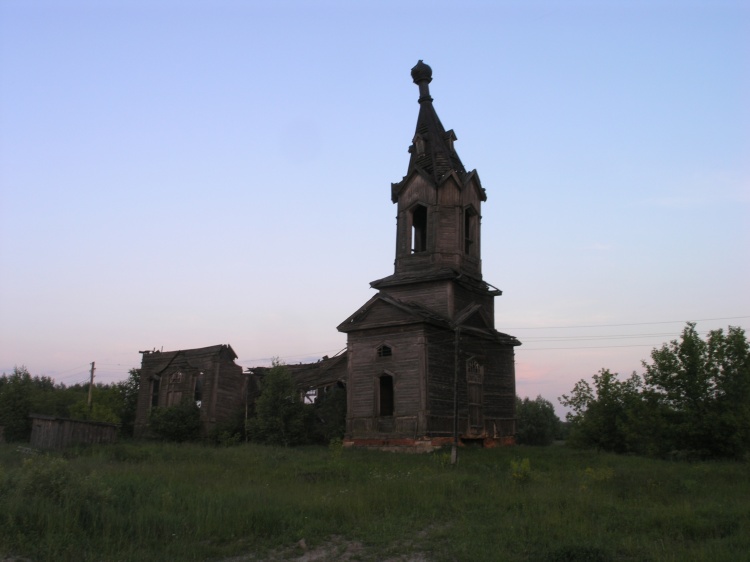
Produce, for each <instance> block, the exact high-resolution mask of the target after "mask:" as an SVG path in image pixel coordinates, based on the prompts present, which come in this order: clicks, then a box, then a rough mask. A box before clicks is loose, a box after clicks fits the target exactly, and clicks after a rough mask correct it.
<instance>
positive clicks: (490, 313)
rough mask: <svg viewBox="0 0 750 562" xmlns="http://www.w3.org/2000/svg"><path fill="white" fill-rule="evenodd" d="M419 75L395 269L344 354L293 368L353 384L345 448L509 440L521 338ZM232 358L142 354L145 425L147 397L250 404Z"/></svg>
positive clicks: (222, 351) (209, 411) (398, 200)
mask: <svg viewBox="0 0 750 562" xmlns="http://www.w3.org/2000/svg"><path fill="white" fill-rule="evenodd" d="M411 75H412V78H413V80H414V82H415V84H417V85H418V86H419V100H418V101H419V115H418V117H417V126H416V132H415V134H414V138H413V139H412V144H411V146H410V147H409V153H410V154H411V156H410V159H409V165H408V169H407V172H406V175H405V176H404V177H403V179H402V180H401V181H400V182H398V183H395V184H392V185H391V200H392V201H393V203H395V204H397V206H398V214H397V226H396V260H395V269H394V272H393V274H392V275H389V276H387V277H384V278H382V279H378V280H377V281H373V282H372V283H370V285H371V286H372V287H373V288H374V289H377V291H378V293H377V294H376V295H375V296H374V297H372V298H371V299H370V300H369V301H368V302H366V303H365V304H364V305H363V306H362V307H361V308H360V309H359V310H357V311H356V312H355V313H354V314H352V315H351V316H350V317H349V318H347V319H346V320H345V321H344V322H342V323H341V324H340V325H339V326H338V330H339V331H341V332H344V333H346V335H347V347H346V354H345V355H342V356H337V357H334V358H331V359H328V358H324V360H323V361H321V362H319V363H317V364H316V363H313V364H310V365H299V366H295V368H294V369H293V370H292V375H293V377H294V378H295V380H296V381H297V385H298V387H299V388H300V391H301V392H308V391H311V390H312V391H315V390H317V389H323V388H329V387H330V386H331V385H334V384H338V385H344V386H345V387H346V393H347V419H346V436H345V444H346V445H349V446H365V447H410V448H416V449H424V450H429V449H431V448H433V447H436V446H441V445H443V444H445V443H446V442H450V441H452V440H453V439H454V438H456V439H460V440H462V441H464V442H466V441H476V442H481V443H482V444H484V445H485V446H491V445H494V444H502V443H512V442H513V437H514V434H515V363H514V349H513V348H514V347H515V346H517V345H520V342H519V341H518V340H517V339H516V338H514V337H513V336H509V335H507V334H503V333H500V332H498V331H497V330H495V311H494V298H495V297H496V296H499V295H500V294H501V292H500V291H499V290H498V289H496V288H494V287H493V286H492V285H490V284H488V283H486V282H485V281H483V279H482V260H481V242H482V236H481V234H482V232H481V217H482V213H481V211H482V208H481V206H482V203H483V202H484V201H486V199H487V196H486V193H485V190H484V188H483V187H482V184H481V182H480V181H479V176H478V175H477V173H476V171H471V172H467V171H466V169H465V168H464V166H463V164H462V163H461V159H460V158H459V157H458V154H457V153H456V150H455V147H454V143H455V141H456V136H455V134H454V133H453V131H452V130H449V131H445V129H444V128H443V125H442V123H441V122H440V119H439V118H438V116H437V113H436V112H435V108H434V107H433V104H432V102H433V99H432V97H431V96H430V90H429V84H430V82H431V81H432V70H431V69H430V67H429V66H427V65H426V64H424V63H423V62H422V61H419V62H418V63H417V65H416V66H415V67H414V68H413V69H412V71H411ZM236 357H237V356H236V355H235V353H234V351H233V350H232V349H231V347H229V346H213V347H209V348H202V349H196V350H184V351H179V352H144V355H143V365H142V369H141V391H140V396H139V405H138V420H137V422H136V427H137V430H140V431H141V432H143V431H145V430H146V426H147V423H148V414H149V411H150V409H151V407H153V406H167V405H170V404H174V403H177V402H179V400H181V399H182V398H184V397H185V396H188V395H191V396H192V395H194V397H195V399H196V400H199V399H200V400H202V406H201V419H202V421H203V423H204V424H205V425H204V429H205V428H206V427H210V426H212V425H214V424H216V423H218V422H220V421H221V420H222V419H225V418H226V417H227V416H228V415H230V413H231V411H232V410H233V409H236V408H238V407H240V406H241V404H242V403H246V400H247V398H246V397H247V396H248V387H247V385H248V384H250V382H251V381H250V379H249V378H247V377H243V375H242V369H241V367H239V366H238V365H235V364H234V361H233V360H234V359H236ZM251 370H252V369H251ZM186 393H187V394H186ZM191 393H192V394H191Z"/></svg>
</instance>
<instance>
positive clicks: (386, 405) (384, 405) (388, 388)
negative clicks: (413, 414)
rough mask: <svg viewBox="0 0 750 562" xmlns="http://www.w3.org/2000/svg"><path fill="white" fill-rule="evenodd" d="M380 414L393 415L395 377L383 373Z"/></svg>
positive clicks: (381, 378)
mask: <svg viewBox="0 0 750 562" xmlns="http://www.w3.org/2000/svg"><path fill="white" fill-rule="evenodd" d="M379 411H380V415H381V416H392V415H393V377H392V376H391V375H381V377H380V408H379Z"/></svg>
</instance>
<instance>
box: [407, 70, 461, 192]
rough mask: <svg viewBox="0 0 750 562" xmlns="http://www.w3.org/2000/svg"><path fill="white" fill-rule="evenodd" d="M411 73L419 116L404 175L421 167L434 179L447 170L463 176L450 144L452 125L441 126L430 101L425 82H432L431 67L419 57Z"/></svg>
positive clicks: (442, 176) (428, 90)
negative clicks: (417, 97) (416, 89)
mask: <svg viewBox="0 0 750 562" xmlns="http://www.w3.org/2000/svg"><path fill="white" fill-rule="evenodd" d="M411 77H412V80H414V83H415V84H416V85H417V86H419V117H417V128H416V131H415V133H414V138H413V139H412V145H411V146H410V147H409V153H410V154H411V158H410V159H409V169H408V171H407V172H406V175H407V176H408V175H409V174H411V173H412V172H413V171H415V170H417V169H421V170H422V172H424V173H425V174H426V175H427V176H428V177H431V178H432V179H433V180H434V181H435V182H436V183H439V182H440V181H441V180H442V179H443V178H444V177H445V176H447V175H448V174H450V173H451V172H456V173H457V174H458V175H459V176H460V177H461V179H463V178H464V176H465V175H466V169H465V168H464V165H463V164H462V163H461V159H460V158H459V157H458V154H457V153H456V150H455V149H454V148H453V142H454V141H455V140H456V135H455V133H454V132H453V130H452V129H451V130H449V131H446V130H445V128H444V127H443V124H442V123H441V122H440V118H439V117H438V115H437V113H436V112H435V108H434V107H433V105H432V96H430V86H429V84H430V82H432V69H431V68H430V67H429V66H428V65H426V64H425V63H424V62H422V61H421V60H420V61H419V62H418V63H417V64H416V66H414V68H412V69H411Z"/></svg>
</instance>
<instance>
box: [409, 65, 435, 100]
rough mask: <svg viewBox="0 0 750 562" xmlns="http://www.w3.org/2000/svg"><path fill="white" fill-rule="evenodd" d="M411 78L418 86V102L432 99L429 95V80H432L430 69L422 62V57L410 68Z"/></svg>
mask: <svg viewBox="0 0 750 562" xmlns="http://www.w3.org/2000/svg"><path fill="white" fill-rule="evenodd" d="M411 79H412V80H414V83H415V84H416V85H417V86H419V103H422V102H423V101H432V97H430V86H429V84H430V82H432V69H431V68H430V67H429V65H426V64H425V63H424V62H422V59H420V60H419V62H418V63H417V64H416V65H415V66H414V68H412V69H411Z"/></svg>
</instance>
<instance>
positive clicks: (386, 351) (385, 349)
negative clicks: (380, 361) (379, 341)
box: [378, 344, 393, 357]
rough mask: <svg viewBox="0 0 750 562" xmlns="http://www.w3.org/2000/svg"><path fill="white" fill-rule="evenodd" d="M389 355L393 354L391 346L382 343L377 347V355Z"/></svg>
mask: <svg viewBox="0 0 750 562" xmlns="http://www.w3.org/2000/svg"><path fill="white" fill-rule="evenodd" d="M391 355H393V350H392V349H391V346H389V345H385V344H383V345H381V346H380V347H379V348H378V357H390V356H391Z"/></svg>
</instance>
